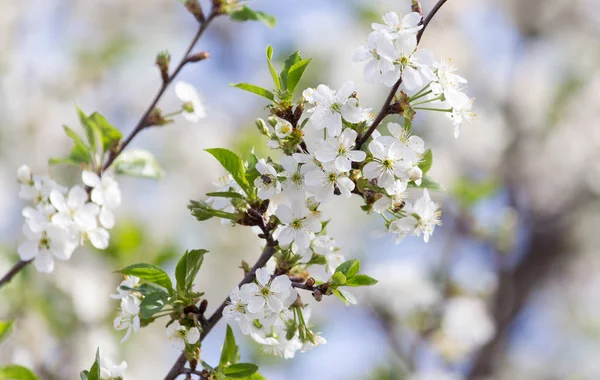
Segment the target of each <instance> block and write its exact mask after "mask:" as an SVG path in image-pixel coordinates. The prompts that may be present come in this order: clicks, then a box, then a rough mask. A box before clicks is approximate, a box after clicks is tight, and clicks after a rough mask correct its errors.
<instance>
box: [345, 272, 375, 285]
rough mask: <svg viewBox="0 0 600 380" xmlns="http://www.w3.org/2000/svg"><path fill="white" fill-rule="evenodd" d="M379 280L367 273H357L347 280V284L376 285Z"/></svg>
mask: <svg viewBox="0 0 600 380" xmlns="http://www.w3.org/2000/svg"><path fill="white" fill-rule="evenodd" d="M376 283H377V280H376V279H374V278H372V277H369V276H367V275H366V274H357V275H355V276H352V277H351V278H349V279H348V281H346V283H345V284H344V285H346V286H371V285H375V284H376Z"/></svg>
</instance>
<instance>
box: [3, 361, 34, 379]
mask: <svg viewBox="0 0 600 380" xmlns="http://www.w3.org/2000/svg"><path fill="white" fill-rule="evenodd" d="M0 380H39V378H38V377H37V376H36V375H35V374H34V373H33V372H32V371H31V370H30V369H27V368H25V367H23V366H20V365H16V364H11V365H7V366H4V367H0Z"/></svg>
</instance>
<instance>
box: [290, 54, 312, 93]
mask: <svg viewBox="0 0 600 380" xmlns="http://www.w3.org/2000/svg"><path fill="white" fill-rule="evenodd" d="M310 61H311V60H310V59H303V60H301V61H298V62H296V63H294V64H293V65H292V67H290V70H289V71H288V73H287V90H288V91H289V92H290V93H291V94H293V93H294V90H295V89H296V86H297V85H298V82H300V79H301V78H302V75H304V71H305V70H306V67H307V66H308V64H309V63H310Z"/></svg>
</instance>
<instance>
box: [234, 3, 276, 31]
mask: <svg viewBox="0 0 600 380" xmlns="http://www.w3.org/2000/svg"><path fill="white" fill-rule="evenodd" d="M229 15H230V17H231V19H232V20H233V21H261V22H262V23H264V24H265V25H266V26H268V27H269V28H273V27H275V24H276V23H277V19H276V18H275V17H274V16H271V15H270V14H267V13H265V12H261V11H255V10H253V9H250V8H248V7H247V6H245V5H244V6H243V7H242V9H240V10H237V11H233V12H231V13H230V14H229Z"/></svg>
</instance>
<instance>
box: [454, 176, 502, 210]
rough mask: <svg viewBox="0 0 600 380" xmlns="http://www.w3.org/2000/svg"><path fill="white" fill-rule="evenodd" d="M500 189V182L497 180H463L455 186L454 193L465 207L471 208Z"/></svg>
mask: <svg viewBox="0 0 600 380" xmlns="http://www.w3.org/2000/svg"><path fill="white" fill-rule="evenodd" d="M498 188H499V187H498V181H497V180H496V179H495V178H489V179H484V180H472V179H469V178H461V179H459V180H458V181H457V183H456V184H455V185H454V188H453V189H452V193H453V194H454V196H455V197H456V198H457V199H458V201H459V202H460V203H461V205H462V206H463V207H471V206H474V205H475V204H477V203H478V202H480V201H482V200H484V199H485V198H488V197H491V196H492V195H494V194H495V193H496V192H497V191H498Z"/></svg>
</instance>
